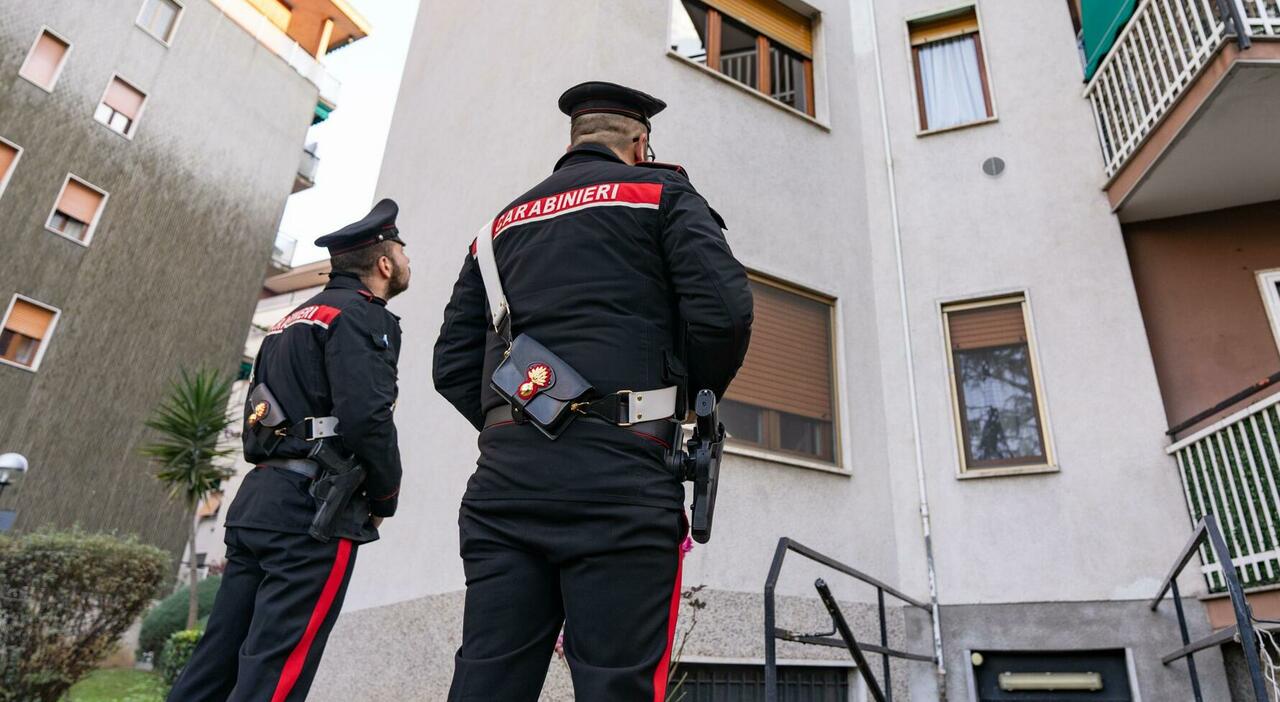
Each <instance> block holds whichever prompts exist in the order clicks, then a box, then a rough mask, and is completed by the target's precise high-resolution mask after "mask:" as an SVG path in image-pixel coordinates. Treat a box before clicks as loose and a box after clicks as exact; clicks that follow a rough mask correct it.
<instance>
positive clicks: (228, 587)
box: [168, 527, 356, 702]
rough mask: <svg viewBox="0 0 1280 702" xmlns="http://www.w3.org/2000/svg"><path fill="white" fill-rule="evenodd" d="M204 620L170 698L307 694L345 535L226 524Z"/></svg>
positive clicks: (335, 599)
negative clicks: (324, 536)
mask: <svg viewBox="0 0 1280 702" xmlns="http://www.w3.org/2000/svg"><path fill="white" fill-rule="evenodd" d="M226 543H227V567H226V570H225V571H224V572H223V574H222V585H221V586H220V587H219V588H218V596H217V597H216V598H215V599H214V602H213V611H212V612H211V613H210V615H209V625H208V627H207V628H206V629H205V632H204V636H203V637H201V639H200V643H199V644H197V645H196V650H195V652H194V653H193V654H192V656H191V662H190V663H188V664H187V668H186V670H184V671H183V672H182V675H181V676H180V677H179V678H178V681H177V682H176V683H174V686H173V690H172V691H170V693H169V698H168V699H169V702H204V701H206V700H208V701H209V702H214V701H215V700H216V701H217V702H224V701H226V700H234V701H236V702H240V701H244V702H249V701H250V700H252V701H253V702H266V701H267V700H270V701H271V702H286V701H299V700H304V699H306V697H307V691H308V690H309V689H310V688H311V680H312V679H313V678H314V677H315V674H316V667H317V666H319V665H320V656H321V655H322V654H323V653H324V646H325V642H326V641H327V640H328V638H329V631H330V630H331V629H332V628H333V623H334V620H336V619H337V618H338V611H339V610H341V609H342V600H343V598H344V597H345V596H346V593H347V582H348V581H349V580H350V578H351V569H352V568H353V567H354V566H355V562H356V546H355V544H353V543H352V542H350V541H348V540H346V539H334V540H333V541H331V542H329V543H327V544H322V543H320V542H319V541H316V540H315V539H312V538H311V537H310V536H307V535H306V534H287V533H282V532H278V531H267V530H263V529H245V528H239V527H228V528H227V535H226Z"/></svg>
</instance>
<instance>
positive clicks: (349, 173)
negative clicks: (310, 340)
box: [280, 0, 419, 266]
mask: <svg viewBox="0 0 1280 702" xmlns="http://www.w3.org/2000/svg"><path fill="white" fill-rule="evenodd" d="M418 2H419V0H350V4H351V5H352V6H353V7H354V8H355V10H356V11H357V12H359V13H360V14H362V15H364V18H365V19H366V20H368V21H369V26H370V28H371V29H370V31H369V36H367V37H365V38H364V39H361V40H359V41H357V42H355V43H354V44H351V45H350V46H347V47H344V48H342V49H338V50H337V51H335V52H333V53H331V54H329V55H327V56H326V57H325V65H326V67H327V68H328V70H329V73H331V74H332V75H333V76H334V77H335V78H337V79H338V80H339V81H341V82H342V91H341V92H340V93H339V94H338V100H337V102H338V108H337V109H336V110H334V111H333V114H332V115H330V117H329V119H327V120H325V121H324V122H321V123H320V124H318V125H316V126H314V127H312V128H311V130H310V132H308V134H307V143H312V142H315V143H316V144H318V148H317V150H316V153H317V155H319V157H320V169H319V171H318V172H317V173H316V184H315V186H314V187H312V188H310V189H307V190H304V191H302V192H300V193H297V194H296V195H293V196H291V197H290V198H289V201H288V203H287V204H286V205H285V210H284V217H283V219H282V220H281V222H280V232H281V233H282V234H284V235H286V236H289V237H292V238H293V239H296V240H297V241H298V248H297V250H296V251H295V252H294V257H293V264H294V265H295V266H296V265H302V264H305V263H310V262H312V261H317V260H319V259H322V258H327V257H328V254H327V253H326V252H325V251H324V249H318V248H316V247H315V246H312V244H311V242H313V241H315V240H316V238H317V237H319V236H321V235H323V234H326V233H328V232H331V231H334V230H336V229H340V228H342V227H343V226H344V225H346V224H349V223H351V222H354V221H356V220H358V219H360V218H361V217H363V216H365V214H367V213H368V211H369V208H370V207H371V206H372V205H373V195H374V189H375V188H376V187H377V185H378V172H379V171H380V170H381V167H382V151H383V148H384V147H385V146H386V143H387V132H388V130H390V128H391V113H392V112H393V111H394V109H395V104H396V94H397V92H398V91H399V89H400V74H401V73H403V72H404V62H405V57H406V56H407V55H408V52H409V39H410V37H411V35H412V34H413V23H414V19H415V18H416V17H417V15H418Z"/></svg>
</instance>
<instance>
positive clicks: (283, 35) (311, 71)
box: [210, 0, 363, 110]
mask: <svg viewBox="0 0 1280 702" xmlns="http://www.w3.org/2000/svg"><path fill="white" fill-rule="evenodd" d="M210 2H212V3H213V5H214V7H216V8H218V9H219V10H221V11H222V14H223V15H225V16H226V17H227V19H230V20H231V21H232V22H235V23H236V24H238V25H240V27H241V28H242V29H244V30H245V31H246V32H248V33H249V34H250V35H252V36H253V38H254V39H257V40H258V43H260V44H262V45H263V46H265V47H267V48H268V49H270V50H271V51H272V52H273V53H274V54H275V55H277V56H279V57H280V58H282V59H284V61H285V63H287V64H289V65H290V66H291V67H293V70H295V71H297V72H298V74H299V75H301V76H302V77H303V78H306V79H307V80H308V81H310V82H311V83H312V84H313V85H315V86H316V88H317V89H318V90H319V91H320V102H321V104H323V105H324V106H325V107H326V108H328V109H330V110H332V109H333V108H334V107H335V106H336V105H337V104H338V102H337V101H338V92H339V91H340V89H341V87H342V84H341V83H339V82H338V79H336V78H334V77H333V76H331V75H329V72H328V71H327V70H325V67H324V64H322V63H320V61H319V59H318V58H316V56H315V55H313V54H311V53H310V52H308V51H307V50H306V49H304V48H303V47H302V46H301V45H299V43H298V42H297V41H295V40H294V38H293V37H291V36H289V34H288V33H287V32H286V31H285V30H283V29H281V28H280V27H279V26H278V25H277V24H276V23H274V22H272V20H271V19H269V18H268V17H267V16H266V15H264V14H262V12H260V11H259V10H258V9H256V8H255V7H254V6H253V5H251V4H249V3H247V2H245V1H244V0H210ZM360 36H363V34H361V35H360ZM353 40H354V39H353ZM320 55H323V52H320Z"/></svg>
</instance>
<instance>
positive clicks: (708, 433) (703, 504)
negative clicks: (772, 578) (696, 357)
mask: <svg viewBox="0 0 1280 702" xmlns="http://www.w3.org/2000/svg"><path fill="white" fill-rule="evenodd" d="M693 412H694V415H696V416H697V425H696V426H695V428H694V430H693V436H691V437H689V442H688V443H687V444H686V445H685V446H686V447H685V450H683V451H679V450H677V451H676V452H675V455H674V456H673V458H672V462H673V463H674V464H676V467H677V469H678V470H679V471H680V472H681V474H682V475H683V476H684V479H685V480H686V481H692V482H693V508H692V509H691V510H690V511H691V513H692V514H691V517H690V519H691V523H690V524H689V531H690V533H691V534H692V535H693V540H694V541H697V542H698V543H700V544H705V543H707V542H708V541H710V540H711V522H712V519H713V518H714V517H715V513H716V488H717V487H718V486H719V483H720V456H721V453H722V450H723V449H724V425H723V424H721V423H720V413H719V412H718V411H717V409H716V394H715V393H714V392H712V391H710V390H699V391H698V397H697V399H696V400H695V401H694V406H693Z"/></svg>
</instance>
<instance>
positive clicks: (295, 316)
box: [267, 305, 342, 336]
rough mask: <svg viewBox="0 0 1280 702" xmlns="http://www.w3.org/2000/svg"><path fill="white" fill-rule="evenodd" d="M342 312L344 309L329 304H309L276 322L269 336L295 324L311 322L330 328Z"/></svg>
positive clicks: (268, 333)
mask: <svg viewBox="0 0 1280 702" xmlns="http://www.w3.org/2000/svg"><path fill="white" fill-rule="evenodd" d="M340 314H342V310H340V309H338V308H337V307H330V306H329V305H307V306H306V307H300V308H298V309H296V310H294V311H293V312H292V313H290V314H289V316H287V317H285V318H284V319H282V320H280V321H279V322H276V323H275V326H273V327H271V330H270V331H268V332H267V336H270V335H272V334H279V333H280V332H282V331H284V330H285V329H288V328H289V327H292V326H293V325H295V324H311V325H314V326H317V327H321V328H323V329H328V328H329V325H330V324H332V323H333V320H335V319H337V318H338V315H340Z"/></svg>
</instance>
